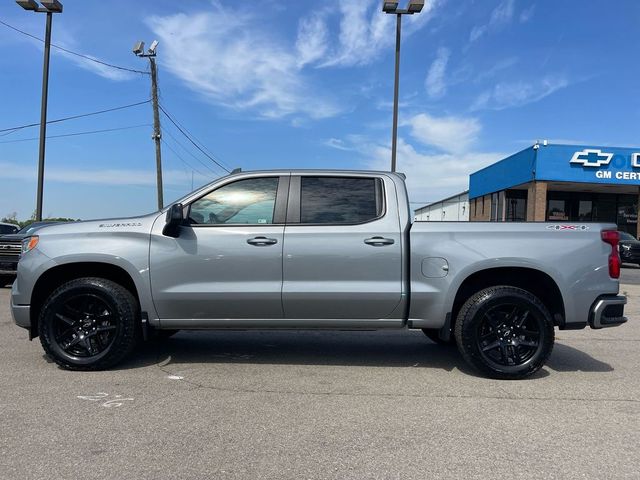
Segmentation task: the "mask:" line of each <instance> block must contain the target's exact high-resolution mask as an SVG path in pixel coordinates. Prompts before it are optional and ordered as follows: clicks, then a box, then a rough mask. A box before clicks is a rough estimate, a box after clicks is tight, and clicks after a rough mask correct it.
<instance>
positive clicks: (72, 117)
mask: <svg viewBox="0 0 640 480" xmlns="http://www.w3.org/2000/svg"><path fill="white" fill-rule="evenodd" d="M150 101H151V100H145V101H144V102H137V103H131V104H129V105H122V106H120V107H114V108H108V109H106V110H99V111H97V112H89V113H82V114H80V115H73V116H71V117H64V118H58V119H56V120H49V121H48V122H47V124H49V123H59V122H66V121H67V120H75V119H76V118H83V117H90V116H92V115H100V114H102V113H108V112H115V111H116V110H124V109H125V108H131V107H137V106H139V105H144V104H145V103H149V102H150ZM38 125H40V122H38V123H30V124H28V125H20V126H19V127H11V128H4V129H2V130H0V133H2V132H9V131H11V133H13V132H15V131H18V130H22V129H23V128H29V127H37V126H38ZM7 135H8V134H7Z"/></svg>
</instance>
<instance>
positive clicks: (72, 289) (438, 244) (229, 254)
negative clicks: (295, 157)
mask: <svg viewBox="0 0 640 480" xmlns="http://www.w3.org/2000/svg"><path fill="white" fill-rule="evenodd" d="M618 241H619V234H618V232H617V231H616V230H615V225H610V224H597V223H589V224H564V223H563V224H555V223H470V222H431V223H427V222H413V223H412V219H411V211H410V209H409V202H408V197H407V190H406V188H405V183H404V176H403V175H401V174H395V173H388V172H372V171H364V172H362V171H324V170H322V171H309V170H299V171H298V170H291V171H289V170H288V171H263V172H244V173H237V174H233V175H230V176H227V177H224V178H221V179H219V180H217V181H215V182H213V183H211V184H209V185H207V186H205V187H203V188H201V189H200V190H198V191H196V192H194V193H191V194H189V195H187V196H186V197H184V198H183V199H181V200H180V201H178V202H177V203H174V204H173V205H171V206H170V207H168V208H167V209H165V210H163V211H161V212H155V213H153V214H150V215H145V216H142V217H136V218H127V219H117V220H96V221H85V222H78V223H72V224H64V225H56V226H50V227H45V228H43V229H41V230H40V231H38V232H37V235H34V236H31V237H28V238H26V239H25V240H24V241H23V245H22V257H21V259H20V262H19V265H18V275H17V280H16V282H15V283H14V284H13V291H12V300H11V307H12V312H13V316H14V319H15V322H16V323H17V324H18V325H19V326H21V327H24V328H26V329H28V330H29V332H30V338H34V337H36V336H39V337H40V340H41V342H42V346H43V347H44V350H45V352H46V353H47V354H48V355H49V356H50V357H51V358H52V359H53V360H54V361H55V362H57V363H58V364H59V365H61V366H62V367H63V368H67V369H71V370H99V369H105V368H109V367H112V366H114V365H116V364H117V363H118V362H120V361H122V360H123V359H124V358H125V357H126V356H128V355H129V354H131V353H132V351H133V350H134V348H135V345H136V343H137V341H138V340H139V339H140V338H142V337H143V336H144V337H145V338H146V337H147V336H148V335H154V336H161V337H162V336H165V337H166V336H170V335H171V334H173V333H175V332H176V331H178V330H181V329H191V330H197V329H345V330H354V329H363V330H371V329H393V328H395V329H399V328H403V329H406V328H409V329H421V330H422V331H424V333H425V334H426V335H427V336H428V337H429V338H430V339H432V340H433V341H435V342H438V343H442V344H457V347H458V349H459V350H460V352H461V353H462V355H463V357H464V358H465V359H466V360H467V361H468V362H469V363H470V364H471V365H472V366H473V367H475V368H476V369H477V370H479V371H480V372H481V373H482V374H484V375H487V376H490V377H494V378H505V379H515V378H524V377H527V376H529V375H531V374H532V373H534V372H536V371H537V370H538V369H539V368H541V367H542V365H544V363H545V362H546V360H547V359H548V357H549V355H550V354H551V350H552V348H553V343H554V330H555V327H558V328H559V329H561V330H563V329H581V328H584V327H586V326H587V325H589V326H590V327H591V328H602V327H611V326H616V325H620V324H622V323H624V322H625V321H626V318H625V317H624V305H625V303H626V298H625V297H624V296H620V295H618V287H619V282H618V277H619V274H620V256H619V253H618Z"/></svg>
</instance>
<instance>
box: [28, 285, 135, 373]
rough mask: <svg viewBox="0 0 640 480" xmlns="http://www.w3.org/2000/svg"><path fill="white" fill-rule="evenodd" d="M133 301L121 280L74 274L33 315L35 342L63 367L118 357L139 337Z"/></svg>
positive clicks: (103, 365)
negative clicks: (37, 338) (36, 317)
mask: <svg viewBox="0 0 640 480" xmlns="http://www.w3.org/2000/svg"><path fill="white" fill-rule="evenodd" d="M138 318H139V307H138V302H137V301H136V299H135V297H134V296H133V295H132V294H131V292H129V291H128V290H127V289H126V288H124V287H123V286H121V285H119V284H117V283H115V282H112V281H111V280H107V279H104V278H92V277H88V278H78V279H76V280H71V281H70V282H67V283H65V284H63V285H62V286H60V287H59V288H57V289H56V290H55V291H54V292H53V293H52V294H51V295H50V296H49V298H48V299H47V300H46V302H45V303H44V305H43V307H42V309H41V311H40V316H39V323H38V330H39V334H40V342H41V343H42V347H43V348H44V350H45V352H46V353H47V355H49V357H51V358H52V359H53V361H55V362H56V363H57V364H58V365H60V366H61V367H62V368H64V369H67V370H105V369H107V368H110V367H113V366H114V365H116V364H117V363H119V362H121V361H122V360H124V358H125V357H127V356H128V355H129V354H130V353H131V352H132V351H133V349H134V347H135V345H136V343H137V340H138V337H139V331H140V328H139V322H138Z"/></svg>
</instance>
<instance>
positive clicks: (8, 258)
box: [0, 222, 56, 287]
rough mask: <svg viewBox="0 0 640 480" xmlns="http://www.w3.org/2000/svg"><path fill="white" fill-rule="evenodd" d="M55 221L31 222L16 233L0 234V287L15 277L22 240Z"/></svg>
mask: <svg viewBox="0 0 640 480" xmlns="http://www.w3.org/2000/svg"><path fill="white" fill-rule="evenodd" d="M53 223H56V222H33V223H31V224H29V225H27V226H26V227H24V228H23V229H22V230H20V231H18V232H17V233H13V234H8V235H0V287H3V286H4V285H7V284H8V283H11V282H13V280H14V279H15V278H16V270H17V268H18V260H20V252H21V250H22V240H24V239H25V238H27V237H28V236H30V235H33V233H34V232H36V231H37V230H38V229H40V228H42V227H44V226H46V225H51V224H53Z"/></svg>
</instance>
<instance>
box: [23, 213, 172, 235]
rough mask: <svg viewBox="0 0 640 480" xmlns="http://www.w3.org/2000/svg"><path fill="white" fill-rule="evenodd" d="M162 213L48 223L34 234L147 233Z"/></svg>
mask: <svg viewBox="0 0 640 480" xmlns="http://www.w3.org/2000/svg"><path fill="white" fill-rule="evenodd" d="M162 215H164V213H162V212H154V213H151V214H148V215H143V216H140V217H127V218H105V219H100V220H83V221H79V222H70V223H61V224H59V225H48V226H45V227H42V228H40V229H38V230H37V232H36V233H35V235H39V236H42V237H47V236H53V235H56V236H57V235H77V234H87V233H110V232H122V233H149V232H150V231H151V227H152V226H153V222H154V221H155V220H156V219H157V218H158V217H159V216H162Z"/></svg>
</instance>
